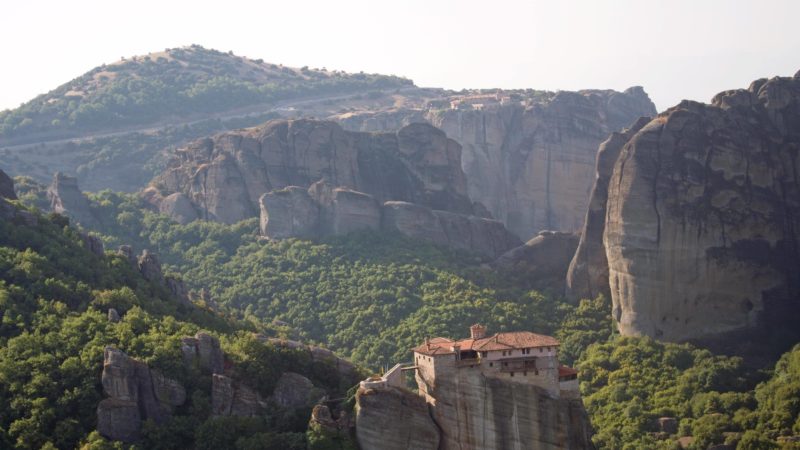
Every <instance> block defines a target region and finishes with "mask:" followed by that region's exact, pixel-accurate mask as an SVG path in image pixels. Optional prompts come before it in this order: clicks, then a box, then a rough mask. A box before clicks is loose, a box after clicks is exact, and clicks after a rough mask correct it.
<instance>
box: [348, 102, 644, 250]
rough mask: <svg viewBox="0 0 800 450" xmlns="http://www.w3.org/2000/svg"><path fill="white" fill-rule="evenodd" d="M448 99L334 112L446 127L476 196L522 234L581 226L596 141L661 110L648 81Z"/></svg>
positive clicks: (362, 122) (360, 122) (365, 121)
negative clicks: (623, 86)
mask: <svg viewBox="0 0 800 450" xmlns="http://www.w3.org/2000/svg"><path fill="white" fill-rule="evenodd" d="M447 100H448V101H447V102H446V104H442V102H430V103H429V105H427V106H426V107H424V108H421V109H405V110H403V109H400V110H394V111H389V112H386V111H380V112H375V113H367V114H361V115H358V116H353V115H342V116H335V117H334V119H336V120H340V121H341V123H342V124H343V125H344V126H345V127H347V128H348V129H353V130H365V131H366V130H371V131H375V130H376V128H379V129H381V130H384V131H385V130H394V129H397V128H393V127H395V126H397V125H398V124H405V123H408V122H413V121H425V122H428V123H430V124H432V125H434V126H435V127H437V128H440V129H441V130H443V131H444V132H445V133H446V134H447V136H448V137H450V138H452V139H454V140H455V141H457V142H458V143H459V144H461V146H462V157H461V165H462V168H463V170H464V173H465V174H466V179H467V193H468V195H469V196H470V198H472V199H473V200H475V201H477V202H479V203H481V204H483V205H485V206H486V207H487V208H488V209H489V211H490V212H491V214H492V216H493V217H494V218H496V219H498V220H500V221H501V222H503V223H504V224H505V225H506V227H508V229H509V230H511V231H512V232H514V233H515V234H516V235H517V236H519V237H520V238H522V239H528V238H530V237H532V236H535V235H536V233H538V232H539V231H541V230H561V231H578V230H579V229H580V228H581V226H582V225H583V219H584V214H585V212H586V207H587V204H588V201H589V193H590V190H591V188H592V183H593V181H594V179H593V175H594V163H595V154H596V151H597V146H598V145H599V144H600V143H601V142H602V141H603V140H604V139H605V138H606V137H607V136H608V134H609V133H610V132H612V131H615V130H619V129H621V128H622V127H625V126H628V125H629V124H631V123H632V122H633V121H634V120H636V119H637V118H638V117H640V116H653V115H655V113H656V109H655V106H654V105H653V103H652V102H651V101H650V99H649V98H648V96H647V94H646V93H645V92H644V90H643V89H642V88H641V87H632V88H629V89H627V90H626V91H624V92H615V91H600V90H585V91H579V92H566V91H562V92H558V93H546V92H536V93H532V94H528V93H524V94H520V93H513V94H504V93H502V92H501V93H498V94H496V95H472V96H470V95H466V96H462V95H457V96H452V97H450V98H449V99H447ZM403 112H405V116H403ZM381 126H386V127H388V128H380V127H381ZM397 200H403V199H397Z"/></svg>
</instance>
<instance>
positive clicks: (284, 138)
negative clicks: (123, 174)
mask: <svg viewBox="0 0 800 450" xmlns="http://www.w3.org/2000/svg"><path fill="white" fill-rule="evenodd" d="M319 180H324V181H325V182H326V183H328V184H330V185H332V186H336V187H343V188H348V189H353V190H356V191H359V192H363V193H366V194H369V195H372V196H373V197H374V198H375V199H376V200H377V201H378V202H383V201H386V200H403V201H411V202H416V203H420V204H423V205H426V206H429V207H431V208H435V209H446V210H451V211H455V212H460V213H467V214H469V213H472V212H473V205H472V202H471V201H470V200H469V197H468V196H467V187H466V179H465V176H464V173H463V171H462V170H461V147H460V146H459V145H458V144H457V143H456V142H455V141H453V140H452V139H448V138H447V136H445V134H444V133H443V132H442V131H441V130H438V129H436V128H434V127H432V126H430V125H427V124H412V125H409V126H407V127H404V128H402V129H400V130H399V131H397V132H391V133H377V134H371V133H358V132H351V131H345V130H343V129H342V128H341V127H340V126H339V125H337V124H336V123H334V122H330V121H320V120H310V119H299V120H276V121H271V122H267V123H266V124H264V125H262V126H259V127H256V128H250V129H246V130H238V131H233V132H228V133H223V134H219V135H216V136H214V137H212V138H206V139H202V140H199V141H196V142H194V143H192V144H190V145H189V146H187V147H186V148H184V149H181V150H178V152H177V156H176V159H175V160H174V161H173V162H172V164H171V167H170V168H169V169H167V170H166V171H165V172H164V173H163V174H162V175H161V176H159V177H158V178H156V180H154V183H153V186H154V187H155V188H156V189H157V191H158V194H159V195H158V196H154V197H153V198H155V199H159V198H162V196H166V197H163V198H169V196H170V195H172V194H174V193H182V194H184V195H185V197H186V198H187V199H188V200H189V201H190V202H191V204H192V207H193V209H194V210H195V211H197V212H198V215H199V217H201V218H203V219H208V220H215V221H219V222H224V223H234V222H238V221H240V220H243V219H247V218H250V217H255V216H256V215H258V211H259V206H260V205H259V199H260V198H261V196H262V195H263V194H265V193H267V192H271V191H275V190H280V189H283V188H285V187H288V186H300V187H305V188H308V187H309V186H310V185H311V184H312V183H315V182H317V181H319ZM274 200H276V201H278V199H277V198H275V199H274ZM162 201H163V200H162ZM287 205H290V203H289V204H287ZM287 207H288V206H287ZM159 208H161V206H159ZM273 220H275V219H274V218H273Z"/></svg>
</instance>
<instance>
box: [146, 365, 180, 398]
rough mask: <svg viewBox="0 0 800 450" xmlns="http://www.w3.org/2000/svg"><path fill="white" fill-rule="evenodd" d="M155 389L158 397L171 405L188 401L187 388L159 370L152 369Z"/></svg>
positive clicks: (151, 373)
mask: <svg viewBox="0 0 800 450" xmlns="http://www.w3.org/2000/svg"><path fill="white" fill-rule="evenodd" d="M150 375H151V376H152V378H153V391H154V393H155V396H156V399H157V400H158V401H159V402H160V403H161V404H162V405H167V406H170V407H175V406H181V405H183V403H184V402H186V389H185V388H184V387H183V385H181V384H180V383H178V382H177V381H175V380H173V379H171V378H167V377H165V376H164V375H162V374H161V372H159V371H157V370H151V371H150Z"/></svg>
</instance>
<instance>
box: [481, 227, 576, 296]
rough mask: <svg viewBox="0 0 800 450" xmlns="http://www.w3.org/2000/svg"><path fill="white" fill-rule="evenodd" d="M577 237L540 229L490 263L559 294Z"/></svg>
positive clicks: (540, 287) (536, 286)
mask: <svg viewBox="0 0 800 450" xmlns="http://www.w3.org/2000/svg"><path fill="white" fill-rule="evenodd" d="M578 238H579V235H578V234H576V233H565V232H561V231H542V232H540V233H539V234H538V235H537V236H536V237H534V238H533V239H531V240H529V241H528V242H526V243H525V244H524V245H520V246H519V247H515V248H513V249H511V250H509V251H507V252H506V253H503V254H502V255H500V257H499V258H497V259H496V260H495V261H494V262H493V263H492V265H493V266H494V267H496V268H500V269H502V270H505V271H512V272H516V273H520V274H525V276H526V277H527V278H529V279H530V280H531V281H532V286H534V287H535V288H536V289H539V290H549V291H551V292H553V293H556V294H557V295H561V293H562V292H563V291H564V278H565V276H566V275H567V269H568V268H569V265H570V261H571V260H572V258H573V256H574V255H575V249H576V248H577V246H578Z"/></svg>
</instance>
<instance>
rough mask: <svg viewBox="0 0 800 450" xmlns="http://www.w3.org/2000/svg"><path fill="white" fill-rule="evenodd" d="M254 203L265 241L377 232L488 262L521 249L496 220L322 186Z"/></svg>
mask: <svg viewBox="0 0 800 450" xmlns="http://www.w3.org/2000/svg"><path fill="white" fill-rule="evenodd" d="M259 204H260V207H261V234H262V235H263V236H266V237H268V238H270V239H283V238H289V237H299V238H314V237H321V236H328V235H342V234H346V233H349V232H353V231H358V230H378V229H382V230H385V231H392V232H399V233H401V234H403V235H405V236H408V237H411V238H415V239H421V240H424V241H428V242H433V243H435V244H440V245H445V246H449V247H452V248H457V249H462V250H468V251H472V252H475V253H479V254H481V255H483V256H487V257H489V258H496V257H497V256H499V255H501V254H502V253H503V252H505V251H507V250H509V249H511V248H514V247H516V246H518V245H520V244H521V242H520V241H519V239H518V238H517V237H516V236H514V235H513V234H511V233H510V232H509V231H508V230H506V228H505V227H504V226H503V224H502V223H500V222H498V221H496V220H491V219H486V218H483V217H476V216H471V215H464V214H456V213H452V212H447V211H439V210H432V209H430V208H427V207H425V206H422V205H418V204H414V203H408V202H401V201H388V202H386V203H384V204H383V205H382V206H381V205H379V204H378V202H377V201H376V199H375V198H374V197H372V196H371V195H368V194H365V193H362V192H357V191H353V190H351V189H344V188H333V189H331V188H330V187H327V186H326V185H325V184H324V183H315V184H314V185H312V187H311V188H310V189H309V190H308V191H305V190H304V189H303V188H300V187H297V186H290V187H287V188H284V189H281V190H278V191H272V192H269V193H267V194H264V195H263V196H262V197H261V199H260V201H259ZM562 278H563V277H562Z"/></svg>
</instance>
